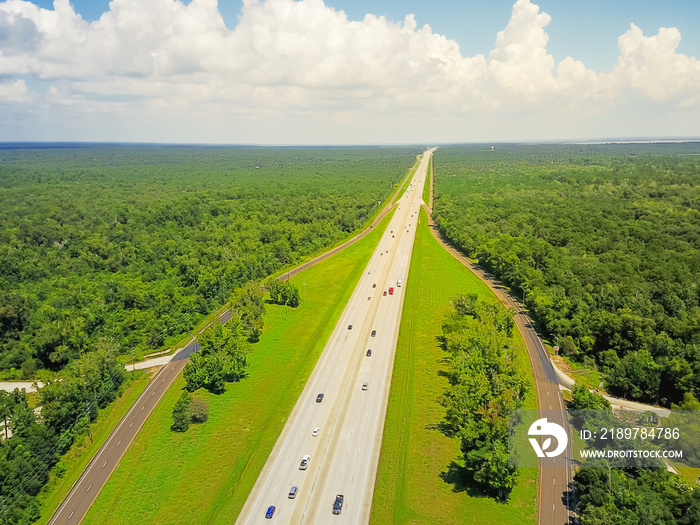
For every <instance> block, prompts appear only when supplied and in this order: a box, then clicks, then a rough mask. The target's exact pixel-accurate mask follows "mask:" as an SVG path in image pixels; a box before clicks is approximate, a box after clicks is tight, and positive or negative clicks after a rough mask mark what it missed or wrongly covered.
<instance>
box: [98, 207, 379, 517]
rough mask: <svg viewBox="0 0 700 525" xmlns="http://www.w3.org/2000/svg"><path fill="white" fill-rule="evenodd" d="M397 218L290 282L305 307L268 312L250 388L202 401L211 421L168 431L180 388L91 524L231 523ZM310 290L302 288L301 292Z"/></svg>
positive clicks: (149, 425)
mask: <svg viewBox="0 0 700 525" xmlns="http://www.w3.org/2000/svg"><path fill="white" fill-rule="evenodd" d="M391 215H392V214H389V215H388V216H387V217H386V218H385V219H384V221H383V222H382V223H381V225H380V226H379V227H378V228H377V229H376V230H375V231H373V232H372V233H371V234H369V235H368V236H367V237H365V238H364V239H362V240H361V241H359V242H357V243H356V244H353V245H352V246H350V247H348V248H347V249H345V250H343V251H342V252H339V253H338V254H335V255H334V256H332V257H330V258H329V259H327V260H325V261H323V262H321V263H320V264H318V265H316V266H313V267H311V268H309V269H308V270H305V271H304V272H302V273H300V274H299V275H297V276H295V277H293V278H292V282H294V284H296V285H297V286H299V290H300V292H301V295H302V299H304V298H305V302H304V303H303V304H302V305H301V306H300V307H299V308H296V309H290V308H286V307H283V306H277V305H268V306H267V314H266V315H265V330H264V331H263V334H262V337H261V340H260V342H259V343H257V344H255V345H254V350H253V353H252V354H251V355H250V358H249V362H250V369H249V373H250V375H249V378H248V379H245V380H243V381H241V382H240V383H235V384H228V385H227V387H226V392H225V393H223V394H221V395H218V396H216V395H212V394H209V393H208V392H205V391H198V392H197V393H196V396H197V397H201V398H203V399H205V400H206V401H207V402H208V403H209V406H210V412H209V421H207V422H205V423H203V424H201V425H193V426H192V427H190V429H189V430H188V431H187V432H186V433H184V434H179V433H174V432H172V431H171V430H170V425H171V424H172V409H173V406H174V404H175V402H176V401H177V398H178V397H179V396H180V392H181V388H182V387H183V386H184V380H182V378H180V379H178V380H177V381H176V382H175V384H174V385H173V387H172V388H170V390H169V391H168V392H167V393H166V394H165V396H164V397H163V400H162V401H161V402H160V403H159V405H158V406H157V407H156V408H155V409H154V411H153V413H152V414H151V416H150V418H149V419H148V421H146V423H145V424H144V426H143V428H142V429H141V432H140V433H139V435H138V436H137V438H136V440H135V441H134V443H133V445H132V446H131V448H130V449H129V451H128V452H127V453H126V454H125V455H124V457H123V458H122V460H121V462H120V466H119V468H118V469H117V470H116V471H115V472H114V474H112V477H111V478H110V480H109V481H108V482H107V484H106V485H105V487H104V489H103V490H102V493H101V494H100V496H99V497H98V498H97V500H96V501H95V503H94V505H93V507H92V508H91V509H90V511H89V512H88V514H87V516H86V518H85V521H84V523H85V524H100V525H102V524H117V523H119V524H130V523H167V524H179V523H183V524H195V523H202V524H204V523H206V524H216V523H226V524H230V523H233V522H234V521H235V519H236V517H237V516H238V514H239V513H240V511H241V509H242V508H243V504H244V503H245V500H246V499H247V497H248V494H249V493H250V491H251V489H252V487H253V485H254V484H255V481H256V480H257V478H258V475H259V473H260V471H261V470H262V468H263V466H264V464H265V461H266V460H267V458H268V456H269V454H270V452H271V450H272V448H273V446H274V444H275V442H276V441H277V438H278V436H279V434H280V433H281V431H282V428H283V427H284V423H285V421H286V419H287V417H288V416H289V414H290V412H291V410H292V408H293V407H294V404H295V403H296V401H297V399H298V397H299V395H300V393H301V391H302V389H303V387H304V385H305V384H306V382H307V380H308V378H309V376H310V375H311V372H312V370H313V368H314V366H315V365H316V362H317V360H318V357H319V356H320V354H321V352H322V351H323V348H324V346H325V344H326V341H327V340H328V338H329V337H330V334H331V332H332V330H333V328H334V326H335V324H336V322H337V320H338V318H339V317H340V314H341V313H342V311H343V308H344V307H345V305H346V304H347V301H348V299H349V298H350V295H351V294H352V291H353V289H354V288H355V286H356V284H357V281H358V280H359V278H360V276H361V275H362V271H363V270H364V267H365V266H366V264H367V263H368V261H369V259H370V257H371V255H372V252H373V251H374V249H375V247H376V245H377V243H378V241H379V238H380V235H381V232H382V231H383V230H384V229H385V228H386V225H387V224H388V221H389V219H390V217H391ZM304 283H305V286H304Z"/></svg>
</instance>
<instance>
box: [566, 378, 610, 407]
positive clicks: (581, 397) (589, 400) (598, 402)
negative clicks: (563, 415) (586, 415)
mask: <svg viewBox="0 0 700 525" xmlns="http://www.w3.org/2000/svg"><path fill="white" fill-rule="evenodd" d="M571 397H572V399H571V401H570V402H569V410H610V409H611V407H610V403H609V402H608V400H607V399H605V398H604V397H603V396H601V395H600V394H597V393H595V392H591V391H590V390H588V388H586V387H585V386H584V385H582V384H580V383H576V384H575V385H574V387H573V388H572V389H571Z"/></svg>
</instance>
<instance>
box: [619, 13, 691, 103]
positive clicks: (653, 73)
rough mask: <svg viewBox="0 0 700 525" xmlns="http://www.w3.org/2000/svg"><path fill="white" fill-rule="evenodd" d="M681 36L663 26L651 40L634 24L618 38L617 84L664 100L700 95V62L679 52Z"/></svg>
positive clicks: (677, 32) (672, 29)
mask: <svg viewBox="0 0 700 525" xmlns="http://www.w3.org/2000/svg"><path fill="white" fill-rule="evenodd" d="M680 41H681V34H680V31H678V29H676V28H675V27H671V28H667V27H662V28H660V29H659V32H658V33H657V34H656V35H654V36H650V37H646V36H644V34H643V33H642V30H641V29H640V28H638V27H637V26H636V25H634V24H630V29H629V30H628V31H627V32H626V33H625V34H623V35H622V36H620V38H618V39H617V45H618V48H619V49H620V56H619V58H618V60H617V64H616V65H615V67H614V68H613V71H612V76H613V78H614V81H615V82H616V83H617V84H618V85H620V86H621V87H622V89H624V87H630V88H633V89H636V90H638V91H640V92H642V93H644V94H645V95H647V96H649V97H651V98H653V99H657V100H664V99H669V98H673V97H676V96H678V95H684V96H685V95H691V96H692V95H695V96H697V94H698V90H699V88H700V61H698V60H697V59H695V58H693V57H687V56H685V55H683V54H678V53H676V48H677V47H678V44H680Z"/></svg>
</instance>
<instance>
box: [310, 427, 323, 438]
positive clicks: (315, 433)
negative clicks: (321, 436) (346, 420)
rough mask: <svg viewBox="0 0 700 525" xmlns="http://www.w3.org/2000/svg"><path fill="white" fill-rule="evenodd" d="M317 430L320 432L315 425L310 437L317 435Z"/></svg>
mask: <svg viewBox="0 0 700 525" xmlns="http://www.w3.org/2000/svg"><path fill="white" fill-rule="evenodd" d="M319 432H321V429H320V428H318V427H316V428H314V431H313V432H311V436H312V437H318V433H319Z"/></svg>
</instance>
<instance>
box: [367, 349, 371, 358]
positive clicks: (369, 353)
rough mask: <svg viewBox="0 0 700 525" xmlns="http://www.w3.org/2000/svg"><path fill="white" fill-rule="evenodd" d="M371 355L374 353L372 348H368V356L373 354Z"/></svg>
mask: <svg viewBox="0 0 700 525" xmlns="http://www.w3.org/2000/svg"><path fill="white" fill-rule="evenodd" d="M371 355H372V350H371V349H368V350H367V357H369V356H371Z"/></svg>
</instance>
